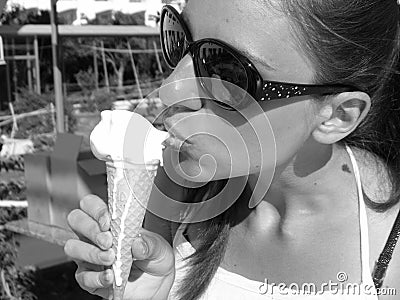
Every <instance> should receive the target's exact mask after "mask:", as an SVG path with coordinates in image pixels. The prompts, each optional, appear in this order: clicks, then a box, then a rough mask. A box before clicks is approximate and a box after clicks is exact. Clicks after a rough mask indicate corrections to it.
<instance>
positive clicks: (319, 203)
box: [242, 145, 356, 230]
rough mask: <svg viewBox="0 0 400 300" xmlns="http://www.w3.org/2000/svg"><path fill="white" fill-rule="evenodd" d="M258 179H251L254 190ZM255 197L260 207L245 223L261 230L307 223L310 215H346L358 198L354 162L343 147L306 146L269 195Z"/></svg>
mask: <svg viewBox="0 0 400 300" xmlns="http://www.w3.org/2000/svg"><path fill="white" fill-rule="evenodd" d="M256 180H257V178H256V176H251V177H250V178H249V185H250V187H251V188H252V187H254V185H255V182H256ZM252 197H253V199H254V197H255V198H256V199H258V200H259V201H258V202H259V204H258V205H257V206H256V207H255V208H254V209H247V213H248V217H246V218H245V222H246V226H249V227H254V228H257V229H259V230H260V229H261V230H262V227H265V226H268V228H276V229H277V230H281V229H282V226H286V225H287V224H297V223H298V222H303V220H304V219H305V217H307V216H308V217H310V216H311V217H320V216H322V217H323V216H324V215H325V214H327V215H332V214H335V213H336V212H341V214H342V215H343V211H346V209H348V207H349V201H350V200H351V199H353V198H354V197H356V189H355V179H354V174H353V168H352V166H351V161H350V159H349V156H348V154H347V153H346V150H345V149H344V148H343V147H340V146H336V145H334V146H320V147H318V148H317V149H316V148H315V147H314V148H313V149H312V151H311V149H307V147H305V148H304V149H302V151H300V152H299V153H297V155H296V156H295V157H294V158H293V159H292V160H291V162H290V163H288V164H287V165H286V166H285V167H283V168H281V169H280V170H279V169H277V170H276V176H275V178H274V180H273V182H272V184H271V186H270V188H269V189H268V192H267V193H266V194H265V195H252ZM256 202H257V201H256ZM242 213H243V212H242ZM339 215H340V214H339ZM266 220H268V222H266ZM261 224H264V226H261V227H260V225H261Z"/></svg>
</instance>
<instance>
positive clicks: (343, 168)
mask: <svg viewBox="0 0 400 300" xmlns="http://www.w3.org/2000/svg"><path fill="white" fill-rule="evenodd" d="M342 171H343V172H346V173H350V174H351V171H350V168H349V166H348V165H347V164H344V165H342Z"/></svg>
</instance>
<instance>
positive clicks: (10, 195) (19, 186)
mask: <svg viewBox="0 0 400 300" xmlns="http://www.w3.org/2000/svg"><path fill="white" fill-rule="evenodd" d="M25 190H26V186H25V182H24V181H23V180H22V179H12V180H9V181H0V199H4V200H25V199H26V194H25Z"/></svg>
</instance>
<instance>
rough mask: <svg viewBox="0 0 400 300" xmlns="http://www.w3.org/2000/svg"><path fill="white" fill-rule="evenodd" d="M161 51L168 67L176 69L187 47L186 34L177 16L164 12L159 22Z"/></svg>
mask: <svg viewBox="0 0 400 300" xmlns="http://www.w3.org/2000/svg"><path fill="white" fill-rule="evenodd" d="M161 32H162V39H161V44H162V49H163V53H164V57H165V59H166V61H167V62H168V64H169V65H170V67H173V68H174V67H176V66H177V65H178V63H179V61H180V60H181V59H182V56H183V52H184V51H185V49H186V47H187V42H186V38H185V37H186V34H185V31H184V29H183V27H182V24H181V23H180V21H179V19H178V18H177V16H176V15H175V14H174V13H172V12H171V11H168V10H167V11H165V13H164V16H163V18H162V21H161Z"/></svg>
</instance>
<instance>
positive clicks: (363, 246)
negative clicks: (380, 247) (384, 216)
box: [346, 145, 372, 284]
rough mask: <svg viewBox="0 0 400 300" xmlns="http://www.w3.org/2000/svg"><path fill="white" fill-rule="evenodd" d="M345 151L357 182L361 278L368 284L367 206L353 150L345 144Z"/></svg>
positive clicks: (369, 274) (369, 275)
mask: <svg viewBox="0 0 400 300" xmlns="http://www.w3.org/2000/svg"><path fill="white" fill-rule="evenodd" d="M346 150H347V153H348V154H349V157H350V160H351V164H352V166H353V171H354V177H355V180H356V184H357V194H358V209H359V214H360V217H359V224H360V240H361V242H360V252H361V270H362V271H361V272H362V274H361V276H362V278H361V280H362V282H363V283H364V284H366V283H368V284H370V283H371V282H372V278H371V272H370V267H369V235H368V217H367V208H366V206H365V202H364V194H363V190H362V185H361V175H360V169H359V168H358V164H357V161H356V158H355V156H354V153H353V151H352V150H351V148H350V147H349V146H347V145H346Z"/></svg>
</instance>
